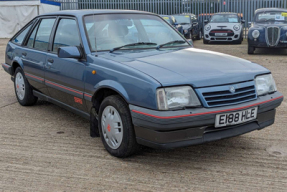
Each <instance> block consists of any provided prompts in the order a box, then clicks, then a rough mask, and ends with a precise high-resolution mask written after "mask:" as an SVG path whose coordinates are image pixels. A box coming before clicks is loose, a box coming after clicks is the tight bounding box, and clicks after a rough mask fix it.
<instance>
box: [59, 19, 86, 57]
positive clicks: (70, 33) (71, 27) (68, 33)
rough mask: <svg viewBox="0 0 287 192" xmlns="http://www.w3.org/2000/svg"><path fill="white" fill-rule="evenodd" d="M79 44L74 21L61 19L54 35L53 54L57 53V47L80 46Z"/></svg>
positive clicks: (77, 31)
mask: <svg viewBox="0 0 287 192" xmlns="http://www.w3.org/2000/svg"><path fill="white" fill-rule="evenodd" d="M80 42H81V41H80V37H79V30H78V26H77V22H76V20H74V19H61V20H60V22H59V25H58V27H57V30H56V34H55V39H54V43H53V52H57V51H58V48H59V47H66V46H80V44H81V43H80Z"/></svg>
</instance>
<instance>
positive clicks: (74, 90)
mask: <svg viewBox="0 0 287 192" xmlns="http://www.w3.org/2000/svg"><path fill="white" fill-rule="evenodd" d="M45 82H47V83H49V84H51V85H55V86H57V87H61V88H63V89H66V90H68V91H72V92H74V93H78V94H80V95H82V94H83V93H82V92H79V91H75V90H73V89H70V88H67V87H64V86H61V85H58V84H56V83H53V82H51V81H47V80H46V81H45Z"/></svg>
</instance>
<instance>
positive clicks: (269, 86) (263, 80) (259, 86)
mask: <svg viewBox="0 0 287 192" xmlns="http://www.w3.org/2000/svg"><path fill="white" fill-rule="evenodd" d="M255 86H256V91H257V95H258V96H260V95H266V94H268V93H273V92H275V91H277V87H276V84H275V81H274V79H273V77H272V75H271V74H268V75H260V76H257V77H256V78H255Z"/></svg>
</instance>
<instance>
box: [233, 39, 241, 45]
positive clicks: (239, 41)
mask: <svg viewBox="0 0 287 192" xmlns="http://www.w3.org/2000/svg"><path fill="white" fill-rule="evenodd" d="M241 43H242V41H241V38H240V39H238V40H235V41H234V44H241Z"/></svg>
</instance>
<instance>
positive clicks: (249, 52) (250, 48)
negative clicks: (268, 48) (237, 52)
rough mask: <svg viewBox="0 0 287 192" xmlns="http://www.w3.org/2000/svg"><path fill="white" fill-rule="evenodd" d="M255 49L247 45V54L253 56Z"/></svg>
mask: <svg viewBox="0 0 287 192" xmlns="http://www.w3.org/2000/svg"><path fill="white" fill-rule="evenodd" d="M254 51H255V48H254V47H251V46H249V45H248V54H254Z"/></svg>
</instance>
